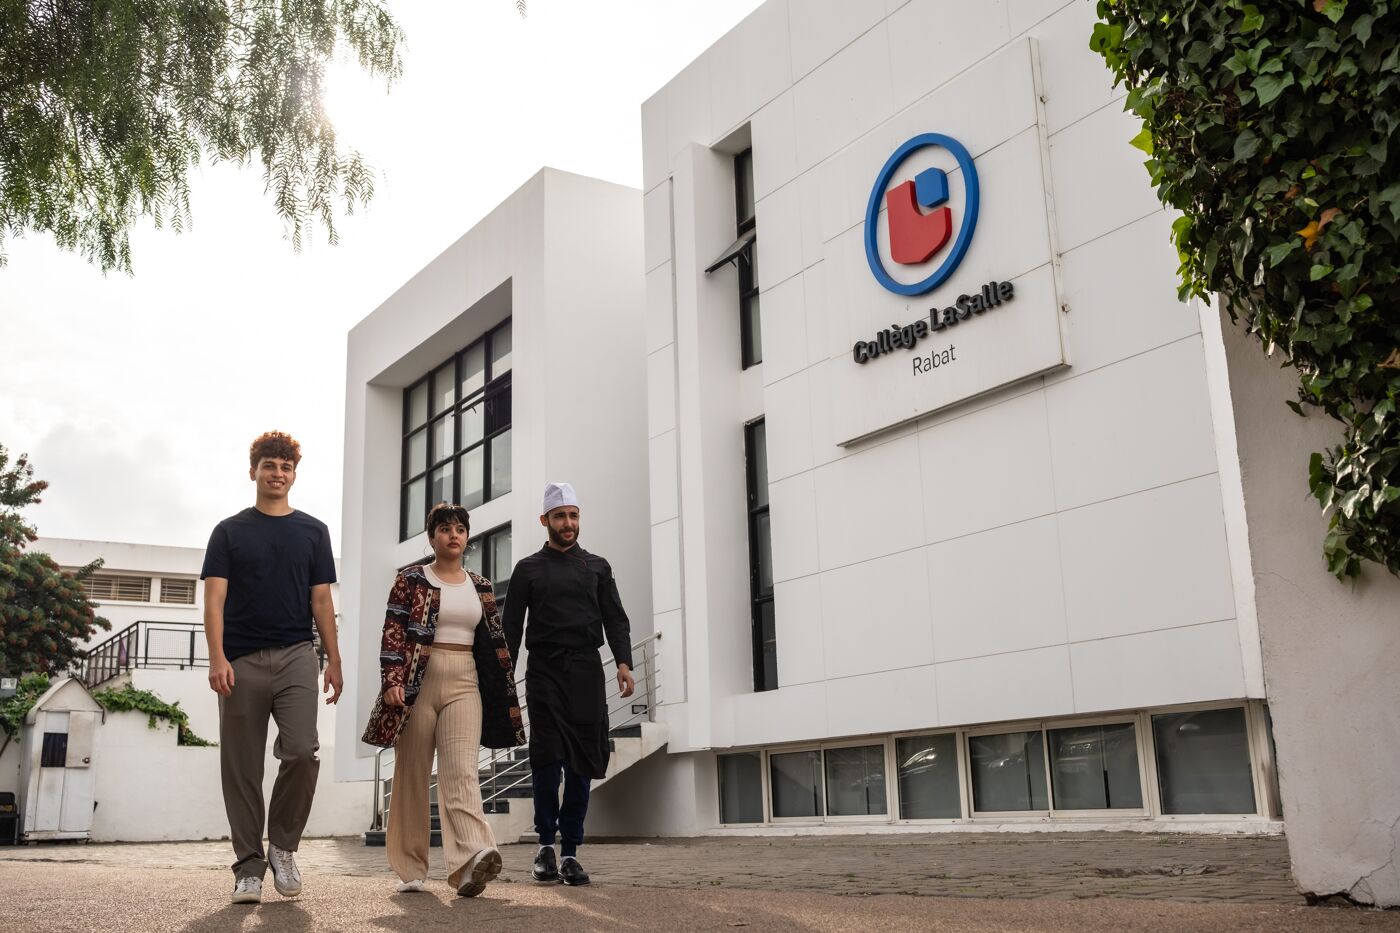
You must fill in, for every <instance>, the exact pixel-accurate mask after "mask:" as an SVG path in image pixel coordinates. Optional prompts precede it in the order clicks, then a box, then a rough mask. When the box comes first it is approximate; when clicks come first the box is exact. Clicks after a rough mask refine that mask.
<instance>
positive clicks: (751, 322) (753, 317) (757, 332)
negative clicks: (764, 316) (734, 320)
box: [739, 294, 763, 369]
mask: <svg viewBox="0 0 1400 933" xmlns="http://www.w3.org/2000/svg"><path fill="white" fill-rule="evenodd" d="M739 310H740V315H739V326H740V327H742V328H743V330H744V333H743V340H744V348H743V350H744V359H743V363H744V368H745V369H747V368H749V367H750V366H753V365H755V364H757V363H762V362H763V333H762V327H761V324H760V318H759V311H758V295H757V294H753V295H750V296H749V297H748V298H745V299H743V301H742V303H741V305H740V309H739Z"/></svg>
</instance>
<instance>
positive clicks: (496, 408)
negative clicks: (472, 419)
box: [486, 383, 510, 434]
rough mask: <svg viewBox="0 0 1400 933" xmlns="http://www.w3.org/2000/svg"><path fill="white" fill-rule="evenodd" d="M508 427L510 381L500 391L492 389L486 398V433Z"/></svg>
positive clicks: (492, 432)
mask: <svg viewBox="0 0 1400 933" xmlns="http://www.w3.org/2000/svg"><path fill="white" fill-rule="evenodd" d="M508 427H510V383H506V386H505V388H504V389H503V390H501V391H499V392H498V391H494V390H493V391H492V392H491V393H490V394H489V395H488V397H487V399H486V433H487V434H495V433H496V432H497V431H499V430H501V429H502V428H508Z"/></svg>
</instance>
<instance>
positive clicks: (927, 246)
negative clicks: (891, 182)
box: [885, 180, 953, 266]
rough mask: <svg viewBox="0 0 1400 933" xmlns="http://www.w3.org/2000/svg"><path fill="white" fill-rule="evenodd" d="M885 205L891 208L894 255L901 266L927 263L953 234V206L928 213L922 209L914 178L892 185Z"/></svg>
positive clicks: (892, 251) (892, 249)
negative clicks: (915, 189) (917, 197)
mask: <svg viewBox="0 0 1400 933" xmlns="http://www.w3.org/2000/svg"><path fill="white" fill-rule="evenodd" d="M885 205H886V206H887V207H888V208H889V224H890V258H891V259H893V260H894V261H895V262H897V263H899V264H901V265H906V266H912V265H917V264H918V263H921V262H927V261H928V258H929V257H930V256H932V255H933V254H934V253H936V252H938V251H939V250H940V249H942V248H943V246H944V244H946V243H947V242H948V238H949V237H950V236H952V235H953V209H952V208H951V207H948V206H947V205H944V206H943V207H940V208H938V209H937V210H935V211H933V212H931V213H928V214H925V213H923V212H922V211H920V210H919V204H918V201H917V199H916V196H915V191H914V182H913V181H912V180H911V181H906V182H905V183H904V184H902V185H900V186H898V187H896V188H891V189H890V190H889V192H888V193H886V195H885Z"/></svg>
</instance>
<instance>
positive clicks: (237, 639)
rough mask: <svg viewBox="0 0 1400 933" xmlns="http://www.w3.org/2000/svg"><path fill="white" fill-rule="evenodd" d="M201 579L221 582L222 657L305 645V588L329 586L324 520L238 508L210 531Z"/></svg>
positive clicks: (308, 624) (330, 561)
mask: <svg viewBox="0 0 1400 933" xmlns="http://www.w3.org/2000/svg"><path fill="white" fill-rule="evenodd" d="M199 576H200V579H207V578H209V577H223V578H224V579H226V580H228V598H227V599H226V600H225V601H224V655H225V656H226V657H227V658H228V659H229V660H230V661H232V660H233V659H234V658H237V657H241V656H243V655H245V654H249V653H251V652H254V651H257V650H258V649H259V648H280V647H282V646H284V645H295V644H298V643H300V642H304V641H311V639H312V635H313V629H312V625H313V620H312V618H311V588H312V587H313V586H317V585H319V584H322V583H334V582H335V560H334V558H333V557H332V555H331V533H330V530H329V529H328V528H326V525H325V522H322V521H319V520H317V519H315V518H312V517H311V516H310V515H307V514H306V513H305V512H292V513H291V514H289V515H264V514H263V513H262V512H259V511H258V510H257V509H244V510H243V511H241V512H239V513H238V514H237V515H234V516H231V517H229V518H226V519H224V520H223V521H221V522H219V524H217V525H215V526H214V533H213V534H212V535H210V536H209V547H208V549H207V550H205V552H204V569H203V570H201V571H200V574H199Z"/></svg>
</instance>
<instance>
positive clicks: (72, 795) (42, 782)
mask: <svg viewBox="0 0 1400 933" xmlns="http://www.w3.org/2000/svg"><path fill="white" fill-rule="evenodd" d="M101 721H102V707H101V706H100V705H99V704H98V702H97V701H96V700H94V699H93V698H92V694H90V693H89V692H88V690H87V688H86V687H84V686H83V684H82V682H81V681H78V680H74V679H72V678H68V679H65V680H60V681H58V682H57V683H55V684H54V685H53V686H51V687H50V688H49V689H48V690H46V691H45V692H44V695H43V696H41V697H39V699H38V701H37V702H36V703H35V704H34V707H33V708H32V709H30V711H29V715H27V716H25V718H24V733H23V737H22V739H21V742H20V754H21V756H22V757H21V762H22V763H21V766H20V767H21V774H20V783H21V787H23V792H22V795H21V798H20V812H21V813H22V814H23V823H22V824H21V831H22V832H23V834H24V838H25V839H26V840H27V841H29V842H40V841H44V840H52V839H88V838H90V837H91V834H92V812H93V806H94V797H95V791H96V771H97V769H96V768H95V767H94V761H93V759H94V757H95V756H94V748H95V737H96V731H97V727H98V725H99V724H100V723H101Z"/></svg>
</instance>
